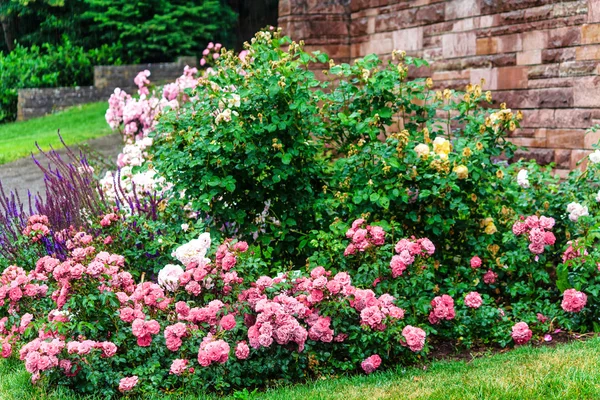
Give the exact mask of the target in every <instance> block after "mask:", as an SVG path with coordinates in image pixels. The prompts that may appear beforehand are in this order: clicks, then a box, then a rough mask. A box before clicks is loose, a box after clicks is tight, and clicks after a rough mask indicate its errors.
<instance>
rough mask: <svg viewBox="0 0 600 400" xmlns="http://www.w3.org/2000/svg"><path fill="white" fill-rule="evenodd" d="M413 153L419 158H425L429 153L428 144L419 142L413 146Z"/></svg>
mask: <svg viewBox="0 0 600 400" xmlns="http://www.w3.org/2000/svg"><path fill="white" fill-rule="evenodd" d="M415 153H417V155H418V156H419V157H421V158H427V156H428V155H429V146H427V145H426V144H424V143H419V144H418V145H416V146H415Z"/></svg>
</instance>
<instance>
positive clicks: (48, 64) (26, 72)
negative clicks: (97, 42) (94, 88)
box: [0, 37, 120, 122]
mask: <svg viewBox="0 0 600 400" xmlns="http://www.w3.org/2000/svg"><path fill="white" fill-rule="evenodd" d="M111 49H112V48H111V47H109V46H106V45H105V46H103V47H101V48H99V49H95V50H90V51H86V50H84V49H83V48H82V47H79V46H75V45H73V43H72V42H71V41H70V40H69V39H67V38H66V37H65V38H63V41H62V42H61V43H60V44H58V45H51V44H43V45H42V46H36V45H33V46H31V47H23V46H21V45H17V46H16V47H15V49H14V50H13V51H12V52H10V53H8V54H3V53H0V122H9V121H13V120H14V119H15V118H16V116H17V99H18V90H19V89H23V88H48V87H61V86H78V85H92V84H93V80H94V65H103V64H120V60H119V59H114V58H113V56H112V50H111Z"/></svg>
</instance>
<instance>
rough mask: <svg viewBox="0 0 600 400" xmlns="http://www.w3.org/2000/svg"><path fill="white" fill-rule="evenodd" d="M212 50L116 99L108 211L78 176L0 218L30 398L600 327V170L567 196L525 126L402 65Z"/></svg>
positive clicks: (472, 92)
mask: <svg viewBox="0 0 600 400" xmlns="http://www.w3.org/2000/svg"><path fill="white" fill-rule="evenodd" d="M218 47H220V46H216V45H212V46H211V48H210V49H207V51H206V52H205V53H206V54H205V57H206V58H205V60H204V64H207V63H208V64H209V65H210V68H211V69H210V70H208V69H207V70H205V71H204V73H202V72H199V71H195V70H191V69H186V71H185V72H184V75H183V76H182V77H181V78H180V79H179V80H178V81H177V82H175V83H174V84H171V85H167V86H165V87H164V88H152V87H151V85H150V81H149V76H148V74H146V73H145V72H142V73H140V75H138V77H137V78H136V83H137V84H138V87H139V93H138V95H139V97H131V96H130V95H128V94H125V93H123V92H121V91H119V90H116V91H115V94H114V95H113V96H112V97H111V100H110V102H109V104H110V109H109V111H108V112H107V121H108V122H109V123H110V124H111V126H112V127H113V128H115V129H121V130H122V132H123V134H124V138H125V139H126V146H125V148H124V151H123V154H122V155H121V156H120V157H119V160H118V169H117V170H116V171H114V172H109V173H108V174H107V175H104V177H103V178H102V179H100V181H99V182H100V183H99V190H98V191H97V192H95V190H96V185H95V183H94V181H93V180H91V179H89V177H90V176H91V175H92V174H93V169H92V168H91V167H90V166H89V164H88V162H87V161H86V160H79V159H78V158H77V157H73V158H72V159H71V164H70V165H68V164H67V163H66V162H64V161H61V160H55V162H56V163H57V164H58V167H57V170H61V171H69V174H68V176H69V177H70V178H69V179H67V178H65V177H64V176H63V175H64V174H63V175H56V174H55V175H54V181H52V182H55V183H56V184H57V185H58V184H59V183H60V184H61V185H63V186H64V187H67V188H69V189H67V190H73V191H74V193H77V196H76V198H77V199H80V201H76V202H69V203H61V202H60V201H64V200H61V199H62V197H60V196H58V194H57V193H56V191H55V192H51V196H49V197H48V199H47V200H46V202H45V203H44V202H41V200H40V202H41V203H40V206H41V207H38V209H40V208H41V209H46V210H50V211H51V212H48V213H46V215H30V214H31V213H30V214H27V213H24V212H23V211H20V212H17V211H15V210H17V209H18V206H16V205H14V204H15V203H16V202H14V201H13V202H11V201H9V200H10V199H7V200H5V201H4V203H2V204H6V206H5V207H4V213H3V215H2V218H3V222H4V221H5V222H6V224H7V225H6V226H10V227H11V228H10V229H5V230H4V231H2V232H0V234H2V235H3V236H2V238H3V239H2V240H4V241H5V242H6V243H11V244H12V246H11V247H10V251H5V252H3V258H0V262H2V263H4V264H6V265H5V267H6V269H5V270H4V272H3V273H2V275H1V277H0V318H2V319H0V340H1V342H0V343H2V354H3V356H5V357H19V358H20V359H21V360H23V361H24V363H25V366H26V368H27V370H28V371H29V372H31V374H32V380H33V381H34V382H37V381H38V380H40V379H45V380H48V381H50V382H51V383H52V384H66V385H69V386H71V387H74V388H76V389H77V390H79V391H81V392H85V393H93V392H100V394H102V395H107V396H110V395H114V394H117V393H123V394H130V393H137V394H144V393H150V392H156V391H157V390H163V391H165V392H180V391H183V390H186V391H190V390H214V391H216V392H229V391H232V390H236V389H240V388H246V387H261V386H265V385H269V384H273V383H280V382H297V381H301V380H305V379H308V378H314V377H319V376H328V375H335V374H339V373H345V372H355V371H362V372H364V373H371V372H373V371H375V370H377V369H380V368H384V367H388V366H391V365H394V364H398V363H411V362H413V361H414V360H415V359H416V358H418V357H421V356H422V355H424V354H426V353H427V352H428V351H430V350H431V343H439V342H440V341H443V342H450V343H452V344H453V345H456V346H458V347H462V348H468V347H471V346H474V345H477V346H480V345H499V346H508V345H511V344H516V345H523V344H526V343H528V342H529V341H531V340H549V339H548V337H549V336H550V339H551V335H552V334H554V332H556V331H557V330H562V331H576V332H589V331H596V330H598V329H600V326H598V324H597V322H596V321H597V318H598V315H597V313H598V311H597V309H598V307H597V302H598V300H597V299H598V295H599V293H598V291H599V290H600V286H599V284H598V283H599V280H598V274H599V271H598V270H599V265H600V264H599V263H598V261H600V260H599V259H598V258H599V257H598V253H597V251H596V250H595V247H594V245H595V243H596V240H597V237H598V233H597V232H598V228H597V227H598V223H597V222H596V221H597V220H596V217H595V214H596V212H597V210H598V208H599V207H598V203H597V200H596V198H597V192H598V185H597V179H596V176H597V169H598V166H597V165H598V161H600V157H598V156H597V154H596V153H594V154H593V155H592V156H590V158H589V163H588V166H587V168H586V169H585V170H584V171H583V172H581V171H574V172H573V173H572V174H571V175H570V177H569V179H568V180H566V181H564V182H559V181H558V179H557V178H554V177H552V176H551V174H550V171H549V169H543V168H540V167H539V166H537V165H535V164H533V163H529V164H525V163H522V162H516V163H513V164H508V163H507V162H505V161H503V160H505V159H507V158H510V157H512V154H513V152H514V150H515V146H513V145H512V144H511V143H510V142H508V141H507V140H506V138H507V136H508V135H509V133H510V132H511V131H513V130H515V129H517V128H518V125H519V120H520V118H521V116H520V113H513V112H512V111H510V110H509V109H507V108H506V106H505V105H502V106H501V107H500V109H491V108H487V107H484V105H485V104H486V103H488V105H489V103H490V102H491V94H490V93H489V92H486V93H484V92H483V91H482V88H481V86H480V85H469V86H468V87H467V90H466V92H465V93H458V92H455V91H452V90H448V89H446V90H441V91H436V90H434V89H433V85H434V83H433V82H432V81H431V80H430V79H409V78H408V72H409V69H410V68H418V67H419V66H420V65H423V64H424V63H425V62H424V61H422V60H418V59H414V58H411V57H407V56H406V55H405V54H403V53H401V52H394V53H393V55H392V60H390V61H389V62H383V61H381V60H379V59H378V58H377V57H375V56H368V57H365V59H362V60H358V61H357V62H356V63H355V64H353V65H347V64H341V65H336V64H335V63H334V61H333V60H329V58H328V57H327V56H326V55H325V54H322V53H313V54H308V53H306V52H304V51H303V49H302V45H301V44H297V43H293V42H290V41H289V39H287V38H284V37H281V36H280V35H279V32H275V31H265V32H260V33H259V34H257V36H256V38H255V39H254V40H253V42H252V43H251V44H248V45H247V49H246V52H245V53H244V54H241V55H236V54H233V53H232V52H227V51H225V50H224V49H219V48H218ZM313 63H319V64H320V65H328V67H327V68H326V70H325V75H330V76H331V77H333V78H335V79H331V80H328V81H320V80H317V79H316V78H315V75H314V74H313V73H312V72H311V71H310V68H308V67H309V66H311V65H312V64H313ZM598 154H600V150H599V151H598ZM79 163H80V164H79ZM57 176H60V178H57ZM61 182H62V183H61ZM69 182H71V183H72V184H71V183H69ZM50 186H51V185H50ZM53 196H54V197H53ZM60 204H66V205H65V206H64V207H62V208H61V207H60ZM44 207H45V208H44ZM61 209H62V210H63V213H62V214H61V213H60V212H57V210H61ZM67 216H68V218H67ZM432 339H435V340H432Z"/></svg>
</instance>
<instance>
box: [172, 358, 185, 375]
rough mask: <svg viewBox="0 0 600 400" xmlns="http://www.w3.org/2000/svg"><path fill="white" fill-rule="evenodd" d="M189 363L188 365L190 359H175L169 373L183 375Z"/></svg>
mask: <svg viewBox="0 0 600 400" xmlns="http://www.w3.org/2000/svg"><path fill="white" fill-rule="evenodd" d="M187 365H188V360H184V359H176V360H173V363H172V364H171V370H170V371H169V373H171V374H174V375H181V374H182V373H184V372H185V370H186V369H187Z"/></svg>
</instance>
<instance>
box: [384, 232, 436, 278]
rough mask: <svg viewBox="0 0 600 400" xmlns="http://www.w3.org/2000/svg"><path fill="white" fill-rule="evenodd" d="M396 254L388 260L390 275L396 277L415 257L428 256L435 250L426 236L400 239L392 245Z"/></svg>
mask: <svg viewBox="0 0 600 400" xmlns="http://www.w3.org/2000/svg"><path fill="white" fill-rule="evenodd" d="M394 250H395V251H396V253H397V254H396V255H394V256H393V257H392V260H391V261H390V268H391V269H392V276H393V277H394V278H397V277H398V276H400V275H402V273H403V272H404V271H405V270H406V268H407V267H408V266H409V265H412V263H414V262H415V257H428V256H430V255H432V254H433V253H434V252H435V246H434V245H433V243H432V242H431V240H429V239H427V238H421V239H415V238H414V237H413V238H411V239H400V241H399V242H398V243H396V246H395V247H394Z"/></svg>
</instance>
